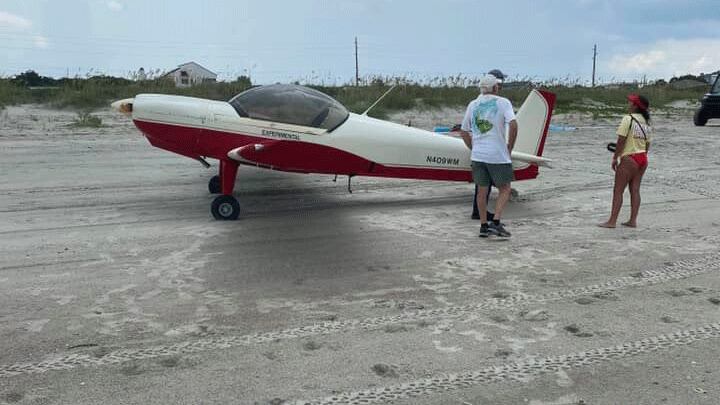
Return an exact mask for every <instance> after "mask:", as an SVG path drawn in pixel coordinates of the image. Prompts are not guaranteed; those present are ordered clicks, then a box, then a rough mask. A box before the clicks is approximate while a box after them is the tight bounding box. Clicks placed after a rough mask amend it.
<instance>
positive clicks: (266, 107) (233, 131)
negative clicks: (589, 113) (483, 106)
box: [112, 84, 555, 220]
mask: <svg viewBox="0 0 720 405" xmlns="http://www.w3.org/2000/svg"><path fill="white" fill-rule="evenodd" d="M386 94H387V93H386ZM386 94H384V95H383V97H384V96H385V95H386ZM381 99H382V97H381V98H380V99H379V100H377V101H376V102H375V104H373V105H372V106H371V107H370V108H372V107H373V106H374V105H376V104H377V103H378V102H379V101H380V100H381ZM554 104H555V95H554V94H553V93H549V92H547V91H541V90H531V91H530V94H529V95H528V97H527V99H526V100H525V102H524V103H523V105H522V106H521V107H520V109H519V111H518V113H517V121H518V127H519V131H518V137H517V141H516V143H515V148H514V150H513V151H512V155H511V157H512V160H513V169H514V173H515V179H516V180H528V179H534V178H536V177H537V176H538V172H539V170H538V166H546V165H549V162H550V160H549V159H546V158H543V157H542V152H543V148H544V145H545V138H546V136H547V131H548V126H549V124H550V117H551V115H552V110H553V107H554ZM112 106H113V108H115V109H116V110H118V111H120V112H123V113H125V114H127V115H130V116H131V117H132V120H133V122H134V124H135V126H136V127H137V128H138V129H139V130H140V131H141V132H142V133H143V134H144V135H145V137H146V138H147V139H148V141H149V142H150V143H151V144H152V145H153V146H155V147H158V148H161V149H165V150H168V151H170V152H174V153H177V154H180V155H183V156H187V157H190V158H192V159H196V160H198V161H200V162H201V163H202V164H203V165H204V166H205V167H210V164H209V163H208V162H207V160H206V159H208V158H212V159H217V160H219V161H220V165H219V172H218V175H217V176H213V177H212V178H211V179H210V182H209V184H208V189H209V191H210V193H213V194H221V195H220V196H218V197H217V198H215V199H214V200H213V202H212V205H211V213H212V215H213V216H214V217H215V219H218V220H234V219H237V218H238V216H239V215H240V205H239V203H238V200H237V199H236V198H235V197H234V196H233V195H232V194H233V189H234V187H235V180H236V176H237V171H238V167H239V166H240V165H252V166H257V167H262V168H267V169H272V170H281V171H286V172H297V173H321V174H334V175H336V176H337V175H347V176H349V177H348V190H350V183H349V182H350V178H352V176H377V177H393V178H404V179H424V180H443V181H463V182H471V181H472V173H471V171H470V151H469V149H468V148H467V147H466V146H465V144H464V142H463V141H462V139H461V138H460V137H458V136H449V135H440V134H438V133H435V132H430V131H425V130H422V129H419V128H413V127H409V126H405V125H401V124H396V123H392V122H388V121H383V120H379V119H375V118H371V117H368V116H367V113H368V111H369V110H370V109H368V111H365V113H363V114H355V113H351V112H349V111H348V110H347V108H345V107H344V106H343V105H342V104H341V103H340V102H338V101H337V100H335V99H333V98H332V97H330V96H328V95H326V94H324V93H321V92H319V91H317V90H314V89H311V88H308V87H304V86H298V85H287V84H275V85H267V86H259V87H254V88H251V89H249V90H246V91H244V92H242V93H240V94H238V95H237V96H235V97H233V98H232V99H231V100H230V101H228V102H225V101H214V100H206V99H200V98H193V97H184V96H174V95H162V94H140V95H137V96H136V97H134V98H129V99H124V100H119V101H116V102H114V103H113V104H112ZM350 191H351V190H350Z"/></svg>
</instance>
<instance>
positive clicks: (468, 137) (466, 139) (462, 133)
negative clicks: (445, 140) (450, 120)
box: [458, 130, 472, 150]
mask: <svg viewBox="0 0 720 405" xmlns="http://www.w3.org/2000/svg"><path fill="white" fill-rule="evenodd" d="M458 132H460V136H461V137H462V139H463V142H465V146H467V147H468V149H470V150H472V135H470V132H467V131H463V130H460V131H458Z"/></svg>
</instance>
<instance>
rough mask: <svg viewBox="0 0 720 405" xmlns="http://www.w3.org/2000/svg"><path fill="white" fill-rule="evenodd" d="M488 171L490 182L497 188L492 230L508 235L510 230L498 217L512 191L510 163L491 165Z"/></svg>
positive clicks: (499, 234) (498, 233) (501, 213)
mask: <svg viewBox="0 0 720 405" xmlns="http://www.w3.org/2000/svg"><path fill="white" fill-rule="evenodd" d="M490 173H491V175H492V182H493V184H495V187H497V189H498V197H497V200H496V201H495V215H494V218H493V224H492V225H491V227H492V228H493V229H492V231H494V233H495V234H496V235H498V236H502V237H509V236H510V232H508V231H506V230H505V227H504V226H503V224H502V223H500V219H501V218H502V215H503V210H504V209H505V205H507V203H508V201H510V194H511V192H512V189H511V188H510V183H511V182H512V180H513V170H512V164H510V163H507V164H496V165H492V166H491V168H490Z"/></svg>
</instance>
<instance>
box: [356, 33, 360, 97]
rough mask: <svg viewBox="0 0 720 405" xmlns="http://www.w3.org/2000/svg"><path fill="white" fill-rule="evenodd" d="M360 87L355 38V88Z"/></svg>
mask: <svg viewBox="0 0 720 405" xmlns="http://www.w3.org/2000/svg"><path fill="white" fill-rule="evenodd" d="M359 85H360V68H359V66H358V49H357V37H355V87H357V86H359Z"/></svg>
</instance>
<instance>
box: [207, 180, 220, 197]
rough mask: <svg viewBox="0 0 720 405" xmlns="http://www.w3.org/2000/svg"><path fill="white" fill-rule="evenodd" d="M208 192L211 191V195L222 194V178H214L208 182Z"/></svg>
mask: <svg viewBox="0 0 720 405" xmlns="http://www.w3.org/2000/svg"><path fill="white" fill-rule="evenodd" d="M208 191H210V194H220V192H221V191H222V181H220V176H212V178H211V179H210V181H209V182H208Z"/></svg>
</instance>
